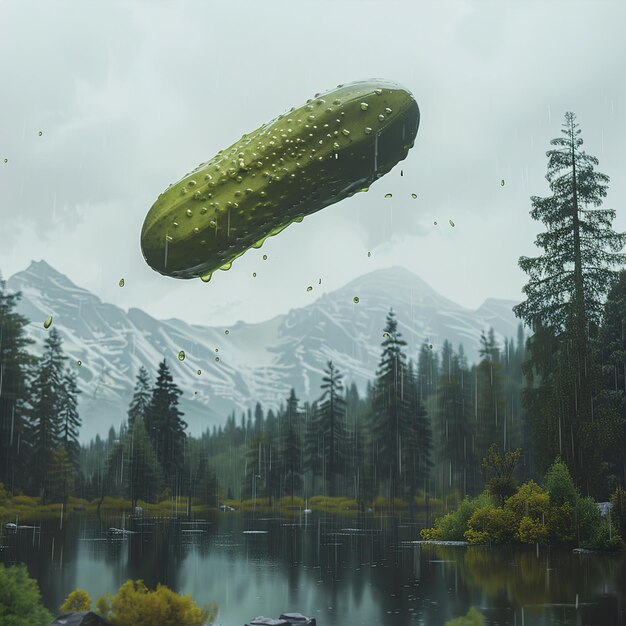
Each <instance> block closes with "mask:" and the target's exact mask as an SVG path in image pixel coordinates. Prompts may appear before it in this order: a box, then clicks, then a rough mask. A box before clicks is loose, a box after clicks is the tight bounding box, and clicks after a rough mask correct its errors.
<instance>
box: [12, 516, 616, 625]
mask: <svg viewBox="0 0 626 626" xmlns="http://www.w3.org/2000/svg"><path fill="white" fill-rule="evenodd" d="M122 526H124V527H125V528H126V529H133V530H134V531H136V532H135V534H131V535H126V536H120V535H112V534H111V533H110V532H107V529H108V528H110V527H117V528H119V527H122ZM247 531H253V532H247ZM3 532H5V531H3ZM417 534H418V532H417V526H416V524H415V523H414V522H412V521H411V520H407V519H404V520H403V519H395V520H392V519H387V518H379V517H372V516H365V517H360V518H353V517H338V516H326V515H323V514H319V515H318V514H312V515H308V516H300V515H299V514H296V515H295V517H292V518H288V517H284V518H277V517H274V516H272V515H271V514H270V515H267V514H258V513H257V514H256V515H252V514H250V515H246V514H241V513H232V512H231V513H220V514H219V515H216V516H215V517H212V518H209V519H207V520H204V521H200V520H196V521H195V522H189V521H184V520H150V519H145V520H143V521H141V522H140V521H132V520H131V521H129V520H128V519H126V520H124V519H121V518H116V519H112V518H108V519H103V520H98V519H94V518H90V517H86V516H80V515H75V516H72V517H70V518H69V519H66V520H64V521H63V524H62V527H61V524H60V523H59V521H56V522H44V523H43V524H42V525H41V528H40V530H39V529H34V530H33V529H21V530H19V531H18V532H17V533H13V534H7V533H6V532H5V534H4V536H3V537H2V539H1V540H0V543H1V544H2V545H3V546H4V548H3V549H2V550H0V559H1V560H2V561H4V562H5V563H10V562H13V561H23V562H26V563H27V565H28V568H29V571H30V573H31V575H32V576H34V577H35V578H36V579H37V580H38V581H39V585H40V587H41V590H42V594H43V599H44V603H45V604H46V606H47V607H48V608H49V609H50V610H52V611H53V612H54V611H55V610H56V609H57V607H58V606H59V604H60V603H61V602H62V601H63V599H64V598H65V596H66V595H67V594H68V593H69V592H70V591H71V590H72V589H74V588H76V587H82V588H83V589H86V590H87V591H88V592H89V593H90V594H91V596H92V599H95V598H96V597H97V596H98V595H101V594H103V593H106V592H114V591H115V590H116V589H117V588H118V587H119V586H120V585H121V584H122V583H123V582H124V581H125V580H127V579H128V578H142V579H143V580H144V581H145V582H146V584H147V585H148V586H154V585H156V583H158V582H161V583H164V584H166V585H168V586H169V587H171V588H173V589H175V590H176V591H178V592H181V593H191V594H192V595H193V596H194V598H195V599H196V601H197V602H199V603H206V602H216V603H217V604H218V605H219V607H220V612H219V616H218V620H217V623H218V624H221V625H223V626H243V624H244V623H245V622H246V620H249V619H250V618H252V617H254V616H255V615H265V616H268V617H278V615H279V614H280V613H281V612H284V611H300V612H302V613H305V614H307V615H314V616H315V617H316V618H317V623H318V625H319V626H348V625H349V626H353V625H366V626H370V625H371V626H374V625H382V626H409V625H412V624H425V625H428V626H440V625H443V624H444V623H445V622H446V620H449V619H452V618H455V617H458V616H459V615H464V614H465V613H466V612H467V610H468V609H469V607H471V606H474V607H476V608H477V609H478V610H479V611H480V612H481V613H482V614H483V615H484V616H485V622H486V623H487V624H494V625H495V624H501V625H504V624H512V625H516V626H518V625H519V626H531V625H539V624H576V625H581V626H582V625H586V624H588V625H590V626H611V625H618V624H619V625H626V556H624V555H618V556H610V555H599V554H574V553H572V551H571V550H562V549H559V550H555V549H547V548H543V549H540V550H539V551H538V552H537V551H536V550H535V549H511V548H498V549H487V548H482V547H471V548H460V547H448V546H446V547H443V546H425V545H419V544H415V543H411V542H412V541H414V540H415V539H416V538H417Z"/></svg>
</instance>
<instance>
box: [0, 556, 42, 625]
mask: <svg viewBox="0 0 626 626" xmlns="http://www.w3.org/2000/svg"><path fill="white" fill-rule="evenodd" d="M51 621H52V615H50V613H49V612H48V611H47V610H46V609H45V608H44V607H43V606H42V605H41V596H40V593H39V587H38V586H37V582H36V581H35V580H33V579H32V578H30V577H29V576H28V570H27V569H26V566H25V565H23V564H20V565H13V566H12V567H9V568H6V567H5V566H4V565H3V564H1V563H0V624H2V626H47V624H49V623H50V622H51Z"/></svg>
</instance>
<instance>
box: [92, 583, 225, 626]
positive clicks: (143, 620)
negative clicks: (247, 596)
mask: <svg viewBox="0 0 626 626" xmlns="http://www.w3.org/2000/svg"><path fill="white" fill-rule="evenodd" d="M96 607H97V609H98V611H99V612H100V614H101V615H102V617H103V618H104V619H106V620H108V621H110V622H111V623H112V624H114V626H154V625H155V624H159V626H181V625H182V624H184V625H185V626H204V625H205V624H207V623H209V622H212V621H213V620H214V618H215V616H216V614H217V607H216V606H215V605H208V606H205V607H203V608H200V607H199V606H198V605H197V604H196V603H195V602H194V600H193V598H192V597H191V596H190V595H184V596H181V595H179V594H177V593H175V592H174V591H172V590H171V589H169V588H168V587H166V586H165V585H157V588H156V590H155V591H150V590H149V589H148V588H147V587H146V586H145V585H144V583H143V581H142V580H137V581H133V580H127V581H126V582H125V583H124V584H123V585H122V586H121V587H120V588H119V589H118V591H117V593H116V594H115V595H114V596H112V595H110V594H106V595H104V596H101V597H99V598H98V600H97V602H96Z"/></svg>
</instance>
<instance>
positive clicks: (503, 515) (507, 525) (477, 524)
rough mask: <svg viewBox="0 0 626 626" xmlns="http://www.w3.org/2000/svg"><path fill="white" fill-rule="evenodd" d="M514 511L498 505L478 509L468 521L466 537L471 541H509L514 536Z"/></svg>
mask: <svg viewBox="0 0 626 626" xmlns="http://www.w3.org/2000/svg"><path fill="white" fill-rule="evenodd" d="M514 529H515V515H514V513H513V511H511V510H509V509H504V508H501V507H496V506H483V507H480V508H478V509H476V510H475V511H474V512H473V513H472V516H471V517H470V519H469V521H468V523H467V531H466V532H465V539H466V540H467V541H469V542H470V543H485V542H489V543H498V544H500V543H509V542H510V541H512V539H513V538H514Z"/></svg>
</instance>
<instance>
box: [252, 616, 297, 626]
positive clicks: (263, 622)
mask: <svg viewBox="0 0 626 626" xmlns="http://www.w3.org/2000/svg"><path fill="white" fill-rule="evenodd" d="M246 626H291V624H290V623H289V622H288V621H287V620H284V619H273V618H272V617H255V618H254V619H252V620H250V621H249V622H247V623H246Z"/></svg>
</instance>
